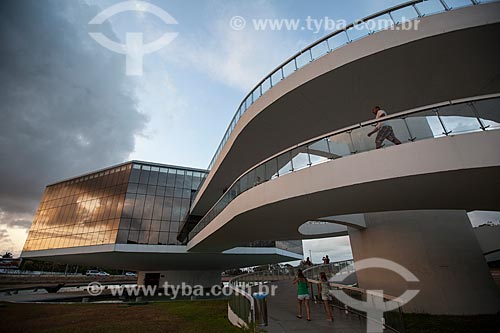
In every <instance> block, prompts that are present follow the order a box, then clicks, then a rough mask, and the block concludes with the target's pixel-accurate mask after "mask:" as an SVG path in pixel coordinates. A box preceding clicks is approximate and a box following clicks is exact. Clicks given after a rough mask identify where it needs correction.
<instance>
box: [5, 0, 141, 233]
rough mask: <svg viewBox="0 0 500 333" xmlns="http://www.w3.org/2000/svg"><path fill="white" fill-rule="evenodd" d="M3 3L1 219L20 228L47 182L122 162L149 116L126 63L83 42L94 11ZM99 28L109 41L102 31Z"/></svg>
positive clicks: (58, 4)
mask: <svg viewBox="0 0 500 333" xmlns="http://www.w3.org/2000/svg"><path fill="white" fill-rule="evenodd" d="M1 6H2V9H1V10H0V40H1V41H2V44H1V52H0V100H1V101H2V109H1V113H0V161H1V163H0V213H2V214H1V215H0V223H1V224H6V225H8V226H9V227H17V228H23V227H27V226H28V225H29V223H28V221H29V220H30V218H27V216H28V217H29V216H32V214H33V213H34V211H35V209H36V206H37V203H38V201H39V200H40V198H41V194H42V192H43V189H44V186H45V185H46V184H48V183H51V182H55V181H58V180H60V179H63V178H65V177H70V176H74V175H78V174H80V173H83V172H88V171H91V170H93V169H97V168H101V167H105V166H108V165H111V164H115V163H119V162H122V161H123V160H125V159H127V157H128V156H129V154H130V153H131V152H132V151H133V150H134V145H135V136H136V135H137V134H138V133H140V132H141V131H142V129H143V128H144V127H145V124H146V122H147V118H146V117H145V116H144V115H143V114H141V113H140V112H139V111H138V108H137V98H136V96H135V94H134V89H135V86H136V82H135V81H133V79H131V78H130V77H127V76H125V70H124V69H125V64H124V57H123V56H122V55H118V54H114V53H112V52H110V51H109V50H107V49H104V48H102V47H99V46H97V45H96V44H95V42H94V41H93V40H92V39H91V38H90V37H89V36H88V29H87V22H88V21H89V20H90V19H91V18H92V17H93V16H95V15H96V13H98V12H99V11H100V9H99V8H98V7H95V6H89V5H87V4H85V3H83V2H73V1H72V2H64V1H35V0H30V1H13V0H12V1H3V2H2V5H1ZM100 28H101V29H102V30H101V31H102V32H103V33H105V34H106V35H108V36H110V38H112V36H113V34H114V32H113V30H112V29H111V27H110V26H109V25H106V24H104V25H102V26H101V27H100Z"/></svg>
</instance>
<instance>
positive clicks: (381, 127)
mask: <svg viewBox="0 0 500 333" xmlns="http://www.w3.org/2000/svg"><path fill="white" fill-rule="evenodd" d="M372 113H373V114H374V115H375V119H380V118H382V117H385V116H387V112H385V111H384V110H382V109H380V107H379V106H375V107H374V108H373V109H372ZM375 132H378V133H377V138H376V139H375V146H376V148H377V149H379V148H380V147H382V142H384V140H385V139H387V140H389V141H391V142H392V143H394V144H395V145H400V144H401V141H399V140H398V138H396V136H395V135H394V131H393V130H392V127H391V126H389V125H388V124H387V122H386V121H379V122H378V123H377V125H376V126H375V129H374V130H373V131H371V132H370V133H368V136H371V135H372V134H373V133H375Z"/></svg>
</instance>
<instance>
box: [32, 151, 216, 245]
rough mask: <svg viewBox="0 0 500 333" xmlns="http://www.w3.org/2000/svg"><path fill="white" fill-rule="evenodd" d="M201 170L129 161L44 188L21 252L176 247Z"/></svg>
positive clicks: (201, 175) (201, 177) (203, 175)
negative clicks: (122, 246) (115, 246)
mask: <svg viewBox="0 0 500 333" xmlns="http://www.w3.org/2000/svg"><path fill="white" fill-rule="evenodd" d="M204 177H206V171H205V170H198V169H191V168H182V167H174V166H167V165H160V164H154V163H147V162H137V161H133V162H128V163H125V164H122V165H118V166H114V167H111V168H108V169H105V170H101V171H98V172H95V173H92V174H87V175H83V176H80V177H76V178H72V179H69V180H66V181H62V182H59V183H56V184H52V185H49V186H47V187H46V189H45V192H44V194H43V197H42V200H41V202H40V205H39V207H38V210H37V212H36V215H35V218H34V220H33V223H32V226H31V228H30V231H29V234H28V238H27V240H26V243H25V245H24V249H23V251H36V250H48V249H60V248H68V247H77V246H90V245H103V244H115V243H122V244H155V245H158V244H160V245H180V242H179V241H178V240H177V233H178V229H179V226H180V223H181V221H182V220H183V219H184V217H185V216H186V214H187V212H188V210H189V206H190V202H191V200H192V199H193V197H194V193H195V192H196V190H197V188H198V186H199V184H200V183H201V181H202V179H203V178H204Z"/></svg>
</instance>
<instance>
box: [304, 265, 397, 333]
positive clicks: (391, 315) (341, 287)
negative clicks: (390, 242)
mask: <svg viewBox="0 0 500 333" xmlns="http://www.w3.org/2000/svg"><path fill="white" fill-rule="evenodd" d="M322 272H324V273H325V274H326V277H327V279H328V281H330V282H329V283H328V284H329V288H330V295H331V294H332V292H331V291H332V290H336V291H342V292H343V293H344V294H346V295H347V296H348V297H349V299H350V300H354V302H357V301H360V302H364V303H365V302H367V299H368V298H371V299H372V300H373V299H378V300H379V301H378V302H375V304H376V303H379V304H383V303H385V302H387V301H393V302H394V301H397V298H396V297H394V296H390V295H386V294H384V293H374V292H371V291H369V290H365V289H362V288H358V287H355V286H350V285H345V284H339V283H335V282H331V281H332V280H333V278H334V277H335V276H338V275H344V276H348V275H352V274H355V267H354V261H353V260H347V261H344V262H335V263H330V264H325V265H317V266H313V267H310V268H308V269H305V270H304V271H303V273H304V276H305V277H306V278H307V280H308V281H309V282H310V285H311V287H310V290H311V293H312V297H313V299H314V300H315V301H317V302H322V299H321V293H320V287H319V285H320V283H321V282H320V274H321V273H322ZM314 285H316V286H317V289H316V291H315V290H314V289H315V288H314ZM328 303H329V305H330V306H332V307H333V308H337V309H340V310H342V311H344V312H345V314H352V315H356V316H358V317H360V318H364V319H366V320H367V323H368V326H371V327H378V329H379V331H380V332H382V331H383V330H388V331H391V332H405V325H404V319H403V312H402V307H403V305H402V304H401V305H400V306H399V307H397V308H396V309H394V310H391V311H387V312H384V313H383V315H382V317H381V318H375V317H374V316H373V315H372V314H368V313H367V312H364V311H361V310H360V309H359V308H354V307H352V304H350V302H343V301H342V300H341V299H339V298H338V297H331V298H330V300H329V301H328Z"/></svg>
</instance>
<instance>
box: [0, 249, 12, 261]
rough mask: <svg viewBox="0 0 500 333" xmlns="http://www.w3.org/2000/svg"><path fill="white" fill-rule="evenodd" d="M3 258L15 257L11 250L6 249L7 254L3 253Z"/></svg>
mask: <svg viewBox="0 0 500 333" xmlns="http://www.w3.org/2000/svg"><path fill="white" fill-rule="evenodd" d="M2 258H4V259H11V258H13V256H12V253H11V252H8V251H6V252H5V254H4V255H2Z"/></svg>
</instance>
